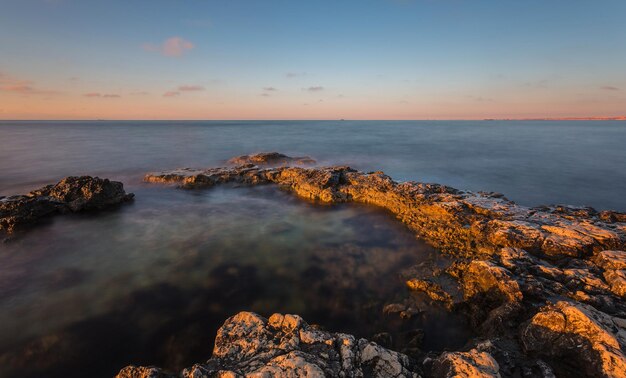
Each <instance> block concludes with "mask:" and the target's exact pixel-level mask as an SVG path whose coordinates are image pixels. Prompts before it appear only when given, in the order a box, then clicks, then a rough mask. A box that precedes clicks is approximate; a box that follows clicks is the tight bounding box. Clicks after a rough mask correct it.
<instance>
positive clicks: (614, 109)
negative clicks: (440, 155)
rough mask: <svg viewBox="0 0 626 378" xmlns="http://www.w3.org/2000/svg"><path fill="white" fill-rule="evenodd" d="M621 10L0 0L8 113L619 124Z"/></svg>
mask: <svg viewBox="0 0 626 378" xmlns="http://www.w3.org/2000/svg"><path fill="white" fill-rule="evenodd" d="M624 15H626V2H624V1H610V0H608V1H588V0H587V1H582V0H578V1H577V0H574V1H571V0H570V1H546V0H543V1H535V0H529V1H506V0H500V1H479V0H474V1H470V0H450V1H448V0H377V1H374V0H370V1H367V0H366V1H340V0H335V1H272V0H265V1H240V0H228V1H227V0H221V1H212V0H151V1H139V0H133V1H128V0H126V1H90V0H80V1H79V0H2V2H1V3H0V32H1V33H0V75H1V76H0V100H1V101H2V104H0V118H98V117H108V118H145V119H151V118H181V119H187V118H189V119H197V118H201V119H224V118H229V119H237V118H242V119H244V118H245V119H249V118H264V119H267V118H275V119H283V118H290V119H291V118H375V119H396V118H397V119H412V118H414V119H422V118H443V119H453V118H484V117H535V116H538V117H544V116H546V117H547V116H553V117H559V116H588V115H618V114H623V113H626V110H625V109H626V69H625V68H624V67H626V23H625V22H624V21H623V18H624ZM168 41H169V42H168ZM168 46H169V47H168ZM181 88H187V89H190V88H195V90H180V89H181ZM168 93H169V94H170V95H169V96H165V95H166V94H168Z"/></svg>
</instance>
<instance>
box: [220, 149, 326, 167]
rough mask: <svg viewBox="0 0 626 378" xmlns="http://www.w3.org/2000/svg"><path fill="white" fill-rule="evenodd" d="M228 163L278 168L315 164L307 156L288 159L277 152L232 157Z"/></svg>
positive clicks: (288, 157)
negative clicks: (281, 166) (280, 166)
mask: <svg viewBox="0 0 626 378" xmlns="http://www.w3.org/2000/svg"><path fill="white" fill-rule="evenodd" d="M228 163H230V164H233V165H246V164H255V165H266V166H270V165H271V166H279V165H287V164H294V165H311V164H315V163H316V162H315V160H313V159H311V158H310V157H308V156H301V157H290V156H287V155H284V154H281V153H278V152H261V153H258V154H254V155H242V156H237V157H234V158H232V159H230V160H228Z"/></svg>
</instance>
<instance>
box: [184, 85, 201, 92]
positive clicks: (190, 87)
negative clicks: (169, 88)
mask: <svg viewBox="0 0 626 378" xmlns="http://www.w3.org/2000/svg"><path fill="white" fill-rule="evenodd" d="M178 90H179V91H181V92H199V91H203V90H204V87H203V86H200V85H181V86H180V87H178Z"/></svg>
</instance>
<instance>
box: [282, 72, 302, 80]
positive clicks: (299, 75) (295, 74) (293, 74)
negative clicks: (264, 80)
mask: <svg viewBox="0 0 626 378" xmlns="http://www.w3.org/2000/svg"><path fill="white" fill-rule="evenodd" d="M306 75H307V73H306V72H287V73H286V74H285V76H287V77H288V78H290V79H292V78H294V77H301V76H306Z"/></svg>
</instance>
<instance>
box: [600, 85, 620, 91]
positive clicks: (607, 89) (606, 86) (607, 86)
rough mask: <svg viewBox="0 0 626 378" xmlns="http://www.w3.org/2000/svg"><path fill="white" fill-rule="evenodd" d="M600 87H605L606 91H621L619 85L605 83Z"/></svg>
mask: <svg viewBox="0 0 626 378" xmlns="http://www.w3.org/2000/svg"><path fill="white" fill-rule="evenodd" d="M600 89H603V90H605V91H619V88H618V87H613V86H610V85H605V86H604V87H600Z"/></svg>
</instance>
